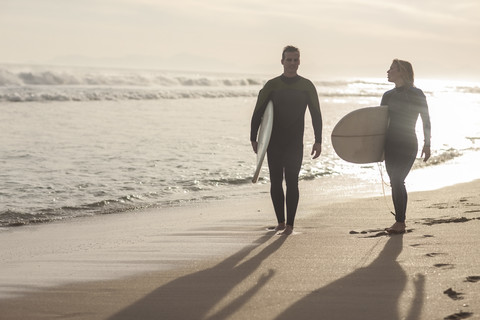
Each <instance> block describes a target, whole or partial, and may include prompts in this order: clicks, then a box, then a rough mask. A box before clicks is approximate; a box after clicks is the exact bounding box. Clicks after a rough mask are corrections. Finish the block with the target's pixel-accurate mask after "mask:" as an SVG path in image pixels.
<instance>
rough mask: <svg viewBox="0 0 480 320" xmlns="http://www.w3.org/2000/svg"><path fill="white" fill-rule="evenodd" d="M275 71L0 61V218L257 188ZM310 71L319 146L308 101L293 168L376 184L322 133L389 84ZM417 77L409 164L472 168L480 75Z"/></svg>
mask: <svg viewBox="0 0 480 320" xmlns="http://www.w3.org/2000/svg"><path fill="white" fill-rule="evenodd" d="M273 76H275V75H267V76H266V75H248V74H226V73H225V74H209V73H198V72H174V71H152V70H123V69H95V68H67V67H51V66H19V65H0V128H1V132H2V133H1V135H0V146H1V152H0V227H1V228H9V227H18V226H22V225H26V224H34V223H47V222H51V221H55V220H60V219H71V218H74V217H79V216H93V215H98V214H111V213H124V214H129V213H130V212H132V211H134V212H138V211H141V210H142V209H144V208H151V207H158V208H162V207H168V206H182V205H189V204H192V203H196V202H198V201H216V200H221V199H226V198H235V197H238V198H243V197H248V196H254V195H257V194H258V192H259V188H262V186H265V185H267V184H268V170H267V168H266V166H265V168H264V169H263V170H262V174H261V178H260V182H259V183H260V185H252V183H251V178H252V174H253V170H254V162H255V154H254V153H253V151H252V150H251V146H250V142H249V130H250V117H251V113H252V111H253V107H254V105H255V101H256V95H257V94H258V91H259V90H260V89H261V87H262V85H263V83H264V82H265V81H266V80H267V79H269V78H271V77H273ZM310 79H311V80H312V81H314V83H315V85H316V87H317V90H318V93H319V99H320V104H321V109H322V114H323V118H324V130H323V136H324V138H323V140H324V143H323V151H322V155H321V157H320V158H319V159H318V160H311V159H310V155H309V153H310V148H311V145H312V142H313V132H312V128H311V123H310V118H309V115H308V112H307V116H306V117H307V120H306V124H307V128H306V130H305V156H304V163H303V166H302V171H301V175H300V179H301V180H303V181H307V182H306V183H308V181H310V180H317V181H320V182H321V181H324V182H325V187H324V189H322V192H323V193H324V194H329V195H331V196H334V195H335V194H338V190H342V189H344V190H347V189H349V190H351V189H352V185H355V186H357V188H356V189H355V188H354V189H355V191H354V195H355V192H356V193H357V194H358V195H364V194H368V193H369V191H371V189H372V186H373V185H375V187H376V190H377V191H378V190H379V189H378V188H379V185H381V184H382V181H381V178H380V177H381V175H382V171H384V170H382V166H381V165H380V166H377V165H376V164H369V165H356V164H350V163H347V162H345V161H343V160H341V159H340V158H339V157H338V156H336V154H335V152H334V151H333V149H332V146H331V143H330V133H331V131H332V128H333V127H334V125H335V124H336V123H337V121H338V120H339V119H340V118H341V117H342V116H343V115H345V114H346V113H348V112H349V111H352V110H355V109H358V108H361V107H367V106H376V105H378V104H379V103H380V99H381V96H382V94H383V92H385V91H386V90H389V89H390V88H392V84H390V83H388V82H387V81H386V80H385V79H363V78H358V79H343V80H336V79H333V80H325V79H321V78H319V79H315V78H310ZM416 84H417V86H418V87H419V88H421V89H423V90H424V92H425V94H426V95H427V99H428V102H429V106H430V114H431V120H432V150H433V155H432V159H431V160H430V161H429V162H428V163H427V164H423V163H422V162H421V160H420V159H419V160H418V161H417V163H416V164H415V169H414V170H413V171H412V173H413V172H419V173H423V174H424V176H425V174H426V175H427V178H425V177H424V178H422V179H423V180H431V179H437V180H438V179H441V178H442V177H441V176H444V177H445V178H444V182H445V183H448V182H449V181H452V182H453V181H454V180H455V179H454V177H457V178H458V177H459V176H462V177H463V178H462V179H464V180H468V179H476V178H480V170H478V169H476V167H475V165H474V163H473V162H474V160H471V159H478V155H479V154H480V152H479V151H480V145H479V143H480V142H479V139H480V117H479V115H480V84H479V83H471V82H470V83H469V82H458V81H457V82H454V81H440V80H423V79H418V80H417V82H416ZM418 138H419V140H420V141H421V140H422V139H423V136H422V131H421V121H420V120H419V121H418ZM420 146H421V142H420ZM418 156H420V154H419V155H418ZM452 163H461V166H457V167H455V168H454V169H453V170H454V172H453V174H452V171H451V170H450V171H449V172H450V175H446V174H443V173H442V174H441V175H440V176H439V175H438V174H437V173H432V174H430V172H432V171H431V170H433V168H437V169H436V170H437V171H438V168H445V169H446V168H451V167H452V166H451V165H452ZM459 168H460V169H459ZM455 170H461V171H462V172H467V173H468V174H464V175H460V174H456V173H455ZM440 172H441V171H440ZM428 174H430V176H428ZM420 176H421V174H420ZM383 178H384V179H386V174H385V173H383ZM379 179H380V180H379ZM379 181H380V182H379ZM407 181H408V180H407ZM386 182H387V183H388V181H386ZM320 185H322V184H321V183H320ZM333 186H335V187H333ZM420 189H421V188H420ZM262 190H265V188H263V189H262ZM350 193H351V192H350ZM263 196H264V197H268V195H265V194H264V195H263Z"/></svg>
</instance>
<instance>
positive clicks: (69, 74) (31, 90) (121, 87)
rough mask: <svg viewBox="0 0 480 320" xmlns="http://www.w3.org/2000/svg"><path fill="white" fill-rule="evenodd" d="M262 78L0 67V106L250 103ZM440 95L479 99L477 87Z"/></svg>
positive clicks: (364, 87)
mask: <svg viewBox="0 0 480 320" xmlns="http://www.w3.org/2000/svg"><path fill="white" fill-rule="evenodd" d="M267 79H268V77H266V76H261V75H242V74H228V73H222V74H220V73H206V72H205V73H201V74H200V73H197V72H185V71H182V72H179V71H160V70H128V69H97V68H73V67H72V68H68V67H52V66H20V65H0V101H9V102H28V101H39V102H40V101H42V102H48V101H98V100H99V101H102V100H115V101H116V100H161V99H190V98H225V97H255V96H257V94H258V91H259V90H260V89H261V87H262V86H263V84H264V83H265V81H266V80H267ZM313 82H314V84H315V86H316V87H317V90H318V94H319V96H321V97H325V98H331V97H339V98H347V97H379V96H381V95H382V94H383V92H385V91H386V90H388V89H389V88H390V87H391V85H390V84H388V83H386V82H385V80H384V79H347V80H332V81H324V80H323V81H321V80H314V81H313ZM443 89H444V90H447V91H448V90H450V91H455V92H463V93H472V94H478V93H480V87H478V85H476V84H475V85H473V84H472V85H471V86H468V85H460V86H454V85H453V86H450V85H449V86H447V87H444V88H443Z"/></svg>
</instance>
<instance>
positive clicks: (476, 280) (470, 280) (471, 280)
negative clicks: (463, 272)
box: [465, 276, 480, 282]
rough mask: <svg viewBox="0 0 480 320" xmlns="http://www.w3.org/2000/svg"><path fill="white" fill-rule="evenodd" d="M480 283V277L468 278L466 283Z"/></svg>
mask: <svg viewBox="0 0 480 320" xmlns="http://www.w3.org/2000/svg"><path fill="white" fill-rule="evenodd" d="M478 281H480V276H468V277H467V278H466V279H465V282H478Z"/></svg>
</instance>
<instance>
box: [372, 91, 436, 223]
mask: <svg viewBox="0 0 480 320" xmlns="http://www.w3.org/2000/svg"><path fill="white" fill-rule="evenodd" d="M381 105H388V116H389V125H388V130H387V139H386V144H385V166H386V169H387V173H388V175H389V177H390V184H391V186H392V199H393V205H394V207H395V220H396V221H397V222H405V213H406V211H407V200H408V196H407V190H406V188H405V178H406V177H407V175H408V173H409V172H410V169H411V168H412V166H413V163H414V162H415V158H416V156H417V153H418V142H417V136H416V134H415V126H416V123H417V119H418V115H420V117H421V118H422V122H423V132H424V137H425V145H426V146H430V116H429V113H428V105H427V99H426V98H425V95H424V93H423V92H422V90H420V89H418V88H415V87H399V88H395V89H392V90H390V91H387V92H385V94H384V95H383V97H382V102H381Z"/></svg>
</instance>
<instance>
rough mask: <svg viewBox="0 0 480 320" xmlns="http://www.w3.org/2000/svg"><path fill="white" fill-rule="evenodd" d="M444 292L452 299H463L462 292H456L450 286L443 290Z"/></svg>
mask: <svg viewBox="0 0 480 320" xmlns="http://www.w3.org/2000/svg"><path fill="white" fill-rule="evenodd" d="M443 293H444V294H446V295H447V296H449V297H450V298H451V299H452V300H462V299H463V297H462V296H463V293H461V292H457V291H455V290H453V289H452V288H448V289H447V290H445V291H443Z"/></svg>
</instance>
